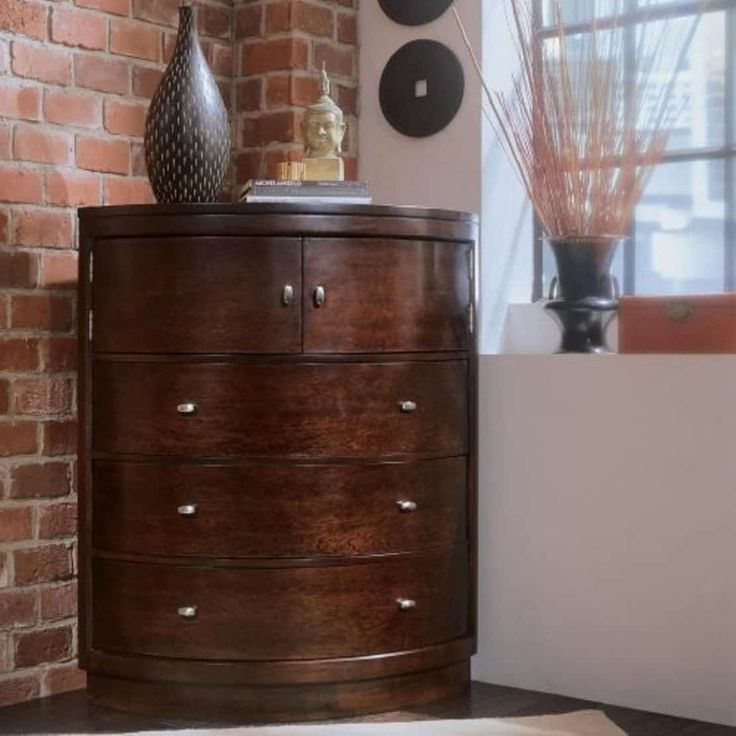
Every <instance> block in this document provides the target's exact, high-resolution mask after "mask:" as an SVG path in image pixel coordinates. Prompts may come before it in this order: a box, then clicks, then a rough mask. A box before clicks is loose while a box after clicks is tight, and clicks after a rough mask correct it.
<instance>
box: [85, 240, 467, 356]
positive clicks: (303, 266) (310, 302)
mask: <svg viewBox="0 0 736 736" xmlns="http://www.w3.org/2000/svg"><path fill="white" fill-rule="evenodd" d="M470 248H471V246H470V245H469V244H467V243H446V242H434V241H420V240H385V239H374V238H366V239H352V238H351V239H340V238H325V239H302V238H274V237H268V238H267V237H262V238H259V237H247V238H246V237H186V238H147V239H118V240H109V241H100V242H97V243H96V244H95V248H94V271H93V278H94V281H93V287H92V289H93V291H92V293H93V298H92V307H93V319H94V324H95V330H94V335H95V337H94V350H95V351H97V352H112V353H261V354H262V353H274V354H285V353H301V352H306V353H363V352H366V353H372V352H414V351H417V352H418V351H448V350H466V349H468V348H469V346H470V334H469V332H470V330H469V307H470V304H471V300H472V296H471V262H472V261H471V258H470V257H469V254H470ZM96 294H104V295H105V298H104V299H96V298H95V295H96Z"/></svg>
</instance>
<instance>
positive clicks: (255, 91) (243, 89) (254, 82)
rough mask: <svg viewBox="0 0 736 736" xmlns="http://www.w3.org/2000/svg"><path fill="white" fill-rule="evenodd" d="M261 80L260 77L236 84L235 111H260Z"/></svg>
mask: <svg viewBox="0 0 736 736" xmlns="http://www.w3.org/2000/svg"><path fill="white" fill-rule="evenodd" d="M262 90H263V80H262V79H261V78H260V77H253V79H246V80H244V81H240V82H238V85H237V87H236V97H237V100H236V103H235V109H236V110H238V111H239V112H252V111H254V110H260V108H261V97H262Z"/></svg>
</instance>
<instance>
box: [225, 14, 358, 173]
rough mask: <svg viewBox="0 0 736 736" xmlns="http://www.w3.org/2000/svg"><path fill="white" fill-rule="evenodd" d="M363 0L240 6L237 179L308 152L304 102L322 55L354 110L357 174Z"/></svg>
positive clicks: (353, 166)
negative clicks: (304, 144)
mask: <svg viewBox="0 0 736 736" xmlns="http://www.w3.org/2000/svg"><path fill="white" fill-rule="evenodd" d="M357 14H358V0H245V2H244V3H240V4H239V7H237V8H236V10H235V44H234V48H235V57H236V58H235V68H236V72H235V73H236V79H235V114H234V118H235V126H234V129H233V130H234V133H235V141H234V146H235V183H236V185H237V186H240V185H242V184H243V183H244V182H245V181H247V180H248V179H250V178H257V177H259V176H273V174H274V164H276V163H278V162H279V161H286V160H298V159H299V158H301V155H302V148H301V145H300V143H301V131H300V126H301V119H302V110H303V108H304V106H306V105H311V104H312V103H314V102H315V101H316V100H317V97H318V88H319V75H318V72H319V70H320V69H321V68H322V62H323V61H324V62H325V63H326V65H327V71H328V73H329V75H330V78H331V79H332V82H333V85H332V87H333V89H332V91H333V96H334V97H335V98H336V100H337V102H338V104H339V105H340V107H342V109H343V111H344V112H345V114H346V121H347V123H348V135H347V137H346V140H345V146H344V149H345V163H346V175H347V176H348V178H355V177H356V175H357V150H358V137H357V135H358V125H357V114H358V111H357V97H358V95H357V88H358V47H357Z"/></svg>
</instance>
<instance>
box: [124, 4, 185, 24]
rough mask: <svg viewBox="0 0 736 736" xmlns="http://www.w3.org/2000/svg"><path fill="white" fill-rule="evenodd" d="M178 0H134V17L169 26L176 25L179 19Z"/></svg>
mask: <svg viewBox="0 0 736 736" xmlns="http://www.w3.org/2000/svg"><path fill="white" fill-rule="evenodd" d="M179 5H180V3H179V1H178V0H157V2H155V3H152V2H151V0H133V17H135V18H140V19H141V20H148V21H151V22H152V23H160V24H162V25H167V26H176V24H177V23H178V21H179Z"/></svg>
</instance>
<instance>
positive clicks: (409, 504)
mask: <svg viewBox="0 0 736 736" xmlns="http://www.w3.org/2000/svg"><path fill="white" fill-rule="evenodd" d="M396 505H397V506H398V507H399V511H403V512H404V513H407V514H409V513H411V512H412V511H416V510H417V504H416V501H397V502H396Z"/></svg>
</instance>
